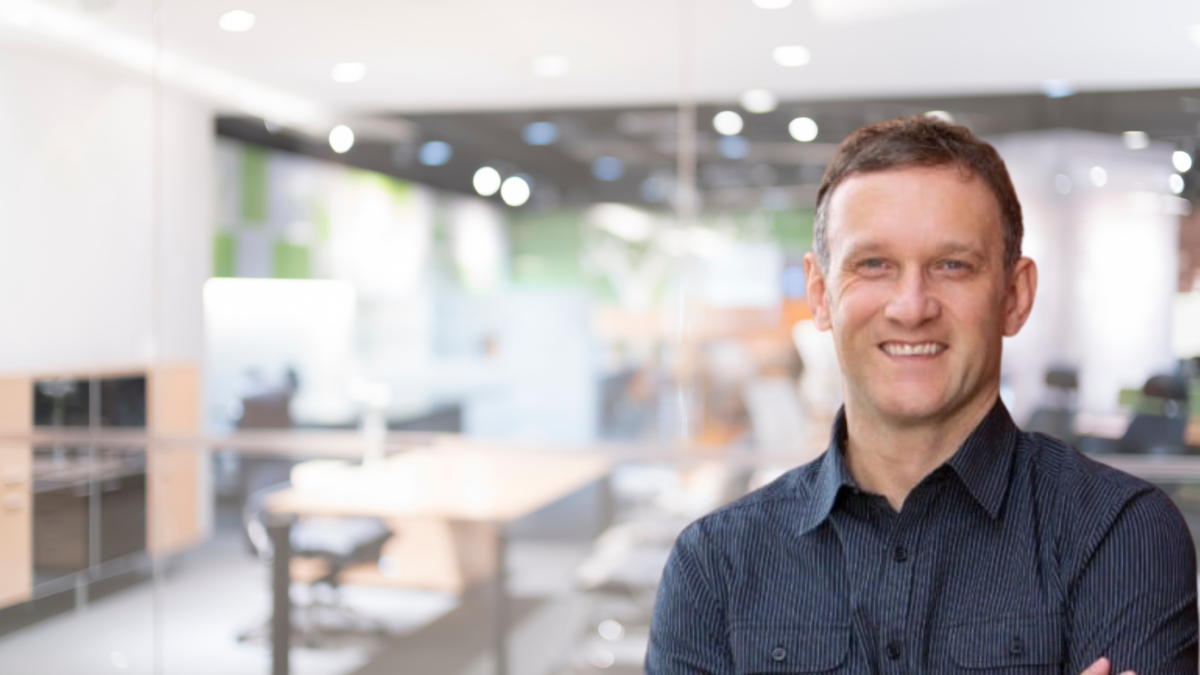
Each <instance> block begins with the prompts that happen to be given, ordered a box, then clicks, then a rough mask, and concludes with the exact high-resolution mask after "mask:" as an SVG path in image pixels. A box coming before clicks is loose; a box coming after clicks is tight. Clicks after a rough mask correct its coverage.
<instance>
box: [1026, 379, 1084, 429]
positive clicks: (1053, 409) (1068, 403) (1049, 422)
mask: <svg viewBox="0 0 1200 675" xmlns="http://www.w3.org/2000/svg"><path fill="white" fill-rule="evenodd" d="M1045 382H1046V386H1047V387H1048V388H1049V391H1050V392H1052V394H1051V398H1053V399H1055V400H1053V401H1051V402H1050V403H1049V405H1043V406H1039V407H1038V408H1037V409H1036V410H1034V411H1033V414H1032V415H1030V416H1029V422H1027V423H1026V424H1025V430H1026V431H1036V432H1039V433H1043V434H1046V435H1047V436H1053V437H1054V438H1057V439H1059V440H1061V441H1063V442H1064V443H1066V444H1067V445H1070V446H1073V447H1077V445H1078V441H1079V439H1078V438H1076V436H1075V412H1076V410H1075V394H1076V392H1077V391H1078V389H1079V376H1078V374H1077V373H1076V371H1075V370H1074V369H1073V368H1051V369H1050V370H1048V371H1046V379H1045Z"/></svg>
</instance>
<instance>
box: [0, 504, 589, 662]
mask: <svg viewBox="0 0 1200 675" xmlns="http://www.w3.org/2000/svg"><path fill="white" fill-rule="evenodd" d="M587 552H588V545H587V544H586V543H580V542H547V541H530V540H516V541H513V543H512V544H511V545H510V549H509V555H510V561H509V566H510V567H509V569H510V570H511V581H510V588H511V591H512V593H513V595H514V597H515V600H514V602H513V605H512V614H513V630H512V633H511V638H510V640H511V641H510V658H511V660H512V668H511V670H510V672H511V673H513V675H549V674H550V673H554V672H558V671H560V670H562V668H563V667H564V664H566V663H568V661H569V659H570V652H571V649H572V647H573V646H574V644H575V642H576V638H577V636H578V635H579V634H580V631H581V630H582V629H583V626H584V622H585V620H586V613H587V606H588V605H587V601H586V599H584V598H582V597H580V596H579V595H578V594H577V593H575V592H574V590H573V588H572V583H571V575H572V573H573V571H574V569H575V567H576V566H577V565H578V563H579V562H580V561H581V560H582V559H583V557H584V556H585V555H586V554H587ZM164 588H165V592H164V593H163V595H162V601H163V606H162V618H163V620H162V622H161V623H160V624H158V627H159V628H158V629H159V630H160V631H161V640H162V643H161V644H162V646H163V651H162V653H161V658H162V663H163V671H162V672H164V673H166V674H167V675H192V674H196V675H200V674H203V675H209V674H211V673H222V675H243V674H244V675H263V674H265V673H267V672H268V670H269V666H268V659H267V649H268V647H267V645H266V644H265V643H264V642H262V641H250V642H242V643H239V642H238V641H237V640H236V636H237V634H238V633H239V631H244V630H246V629H251V628H254V627H255V626H257V625H259V624H260V623H261V622H262V621H263V620H265V618H266V617H267V616H268V608H269V602H270V598H269V594H268V589H269V586H268V577H267V570H266V568H265V567H264V566H262V565H261V564H259V563H258V561H257V560H256V559H254V558H253V557H252V556H250V555H249V554H248V552H247V551H246V549H245V548H244V547H243V546H242V543H241V541H240V539H239V532H238V531H237V530H236V529H232V528H227V527H220V526H219V527H218V534H217V536H215V537H214V538H213V539H212V540H210V541H209V542H208V543H206V544H205V545H203V546H201V547H199V548H197V549H196V550H193V551H191V552H189V553H187V554H185V555H184V556H182V557H181V559H180V560H178V561H177V564H176V565H173V566H172V568H171V570H170V571H169V573H168V575H167V582H166V584H165V587H164ZM343 591H344V601H345V603H346V604H347V605H349V606H351V607H353V608H354V609H355V610H357V611H359V612H360V613H362V614H364V615H367V616H369V617H372V618H375V619H378V620H379V621H380V622H382V623H385V624H386V625H387V630H388V635H387V636H386V637H382V638H371V637H362V638H359V639H351V640H343V641H341V646H337V645H336V644H331V643H329V642H328V641H327V643H326V644H325V645H324V648H321V649H294V650H293V655H292V664H293V666H292V672H293V673H295V674H296V675H352V674H353V675H375V674H383V673H397V672H420V673H426V674H433V673H444V674H445V675H487V673H489V672H490V671H491V670H490V668H491V661H490V658H489V657H488V652H487V648H488V632H487V617H488V615H489V614H488V611H487V598H486V597H485V596H484V595H482V594H480V593H468V594H466V595H464V596H463V597H462V598H455V597H452V596H448V595H445V594H438V593H429V592H419V591H389V590H380V589H375V588H365V587H362V588H351V587H346V588H344V589H343ZM154 616H155V609H154V593H153V587H152V585H151V584H150V583H144V584H140V585H137V586H135V587H133V588H130V589H128V590H126V591H123V592H120V593H117V594H114V595H113V596H110V597H107V598H104V599H102V600H99V601H96V602H94V603H92V604H90V605H88V606H87V607H86V608H85V609H84V610H83V611H81V612H74V613H68V614H63V615H59V616H57V617H54V618H52V619H49V620H46V621H43V622H40V623H38V624H35V625H33V626H30V627H28V628H25V629H23V630H20V631H17V632H15V633H12V634H10V635H7V636H5V637H3V638H0V666H2V667H0V670H2V671H3V672H4V673H6V675H7V674H12V675H26V674H28V675H34V674H36V675H60V674H61V675H78V674H80V673H131V674H132V673H137V674H139V675H140V674H143V673H144V674H146V675H149V674H150V673H152V672H154V668H153V660H154V658H155V656H154V652H153V649H152V646H153V643H154V639H155V622H154V620H153V618H154Z"/></svg>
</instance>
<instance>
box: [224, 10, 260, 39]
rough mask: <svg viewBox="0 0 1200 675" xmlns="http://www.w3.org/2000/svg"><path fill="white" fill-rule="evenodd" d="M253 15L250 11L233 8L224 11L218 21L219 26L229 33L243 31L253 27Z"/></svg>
mask: <svg viewBox="0 0 1200 675" xmlns="http://www.w3.org/2000/svg"><path fill="white" fill-rule="evenodd" d="M256 18H257V17H255V16H254V15H253V14H251V13H250V12H247V11H245V10H242V9H235V10H233V11H232V12H225V13H224V14H222V15H221V20H220V21H218V23H219V24H220V26H221V28H224V29H225V30H227V31H229V32H231V33H244V32H246V31H248V30H250V29H251V28H254V21H255V20H256Z"/></svg>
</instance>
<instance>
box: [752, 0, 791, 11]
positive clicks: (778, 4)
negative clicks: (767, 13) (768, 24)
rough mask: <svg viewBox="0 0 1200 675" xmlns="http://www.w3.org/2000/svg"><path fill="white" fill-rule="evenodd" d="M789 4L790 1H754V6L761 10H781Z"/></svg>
mask: <svg viewBox="0 0 1200 675" xmlns="http://www.w3.org/2000/svg"><path fill="white" fill-rule="evenodd" d="M791 4H792V0H754V6H755V7H761V8H763V9H783V8H784V7H790V6H791Z"/></svg>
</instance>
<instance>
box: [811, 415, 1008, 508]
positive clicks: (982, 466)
mask: <svg viewBox="0 0 1200 675" xmlns="http://www.w3.org/2000/svg"><path fill="white" fill-rule="evenodd" d="M1018 434H1019V430H1018V429H1017V426H1016V424H1014V423H1013V421H1012V417H1011V416H1009V414H1008V409H1007V408H1006V407H1004V403H1003V402H1001V401H1000V400H999V399H997V400H996V404H995V405H993V406H992V409H991V410H990V411H989V412H988V414H987V415H986V416H985V417H984V418H983V421H981V422H980V423H979V425H978V426H976V427H975V430H974V431H972V432H971V434H970V435H969V436H967V440H966V441H964V442H963V444H962V445H961V446H960V447H959V449H958V451H957V452H955V453H954V455H953V456H952V457H951V458H950V460H949V461H948V462H946V466H949V467H950V468H951V469H952V470H953V471H954V473H955V474H956V475H957V476H958V478H959V480H960V481H962V483H963V485H964V486H965V487H966V488H967V491H968V492H970V493H971V496H972V497H974V498H975V501H977V502H978V503H979V505H980V506H982V507H983V509H984V510H985V511H987V513H988V515H989V516H991V517H992V518H993V519H994V518H996V517H997V516H998V515H999V514H1000V508H1001V507H1002V506H1003V505H1004V497H1005V495H1006V494H1007V492H1008V482H1009V480H1008V478H1009V473H1010V472H1011V470H1012V469H1011V467H1012V456H1013V453H1014V451H1015V450H1016V445H1017V437H1018ZM846 438H847V431H846V413H845V410H838V414H837V417H836V418H835V419H834V422H833V429H832V431H831V432H830V435H829V447H828V448H827V449H826V451H825V454H824V455H822V456H821V459H820V462H821V464H820V466H819V467H818V469H817V472H816V478H815V480H814V481H813V484H812V488H811V492H810V493H809V494H810V499H809V507H810V508H809V509H808V510H807V512H806V513H805V514H804V522H802V523H801V524H800V525H801V531H802V532H807V531H808V530H810V529H812V528H814V527H816V526H817V525H818V524H820V523H821V522H823V521H824V520H825V519H826V518H828V517H829V513H830V512H831V511H832V510H833V507H834V505H835V504H836V502H837V498H838V495H839V494H840V493H841V491H842V488H844V487H845V488H850V489H857V487H858V485H857V483H855V482H854V477H853V476H852V475H850V469H849V468H848V467H847V466H846V460H845V456H844V452H845V449H846Z"/></svg>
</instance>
